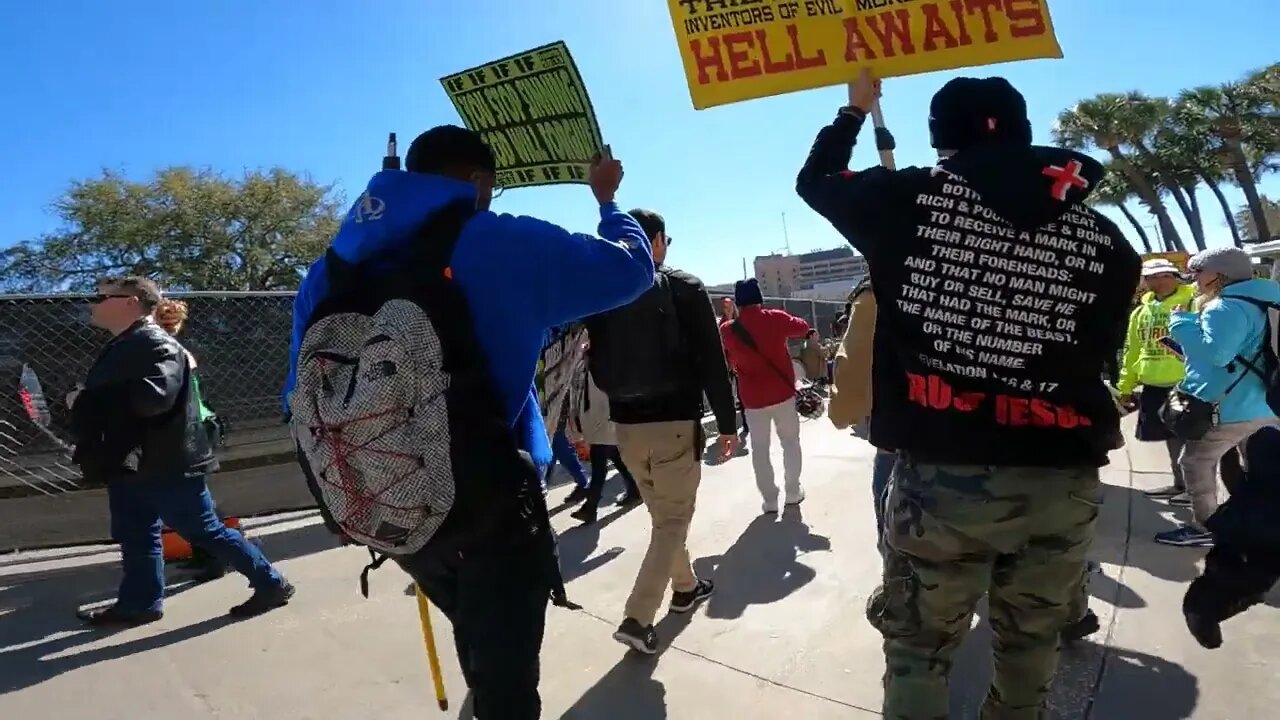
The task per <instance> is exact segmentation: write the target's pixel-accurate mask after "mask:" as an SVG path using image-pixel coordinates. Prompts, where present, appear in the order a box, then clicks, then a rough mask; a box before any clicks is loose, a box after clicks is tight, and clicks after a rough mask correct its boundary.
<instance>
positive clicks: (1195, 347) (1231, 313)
mask: <svg viewBox="0 0 1280 720" xmlns="http://www.w3.org/2000/svg"><path fill="white" fill-rule="evenodd" d="M1235 297H1251V298H1255V299H1258V300H1262V301H1264V302H1270V303H1280V284H1277V283H1276V282H1274V281H1272V280H1261V279H1254V280H1243V281H1241V282H1236V283H1232V284H1230V285H1228V286H1226V287H1225V288H1224V289H1223V290H1222V295H1221V296H1220V297H1218V298H1215V299H1213V300H1211V301H1209V302H1208V303H1206V304H1205V306H1204V307H1203V308H1202V309H1201V310H1200V314H1199V315H1196V314H1195V313H1191V312H1174V313H1171V315H1170V320H1169V336H1170V337H1172V338H1173V339H1174V340H1176V341H1177V342H1178V344H1179V345H1181V346H1182V352H1183V354H1184V355H1185V357H1186V360H1187V376H1186V379H1184V380H1183V381H1182V383H1181V384H1180V385H1179V386H1178V387H1179V388H1181V389H1182V390H1183V391H1184V392H1186V393H1189V394H1190V395H1193V396H1195V397H1197V398H1200V399H1201V400H1205V401H1207V402H1217V403H1218V418H1219V422H1221V423H1223V424H1226V423H1237V422H1247V421H1249V420H1262V419H1266V418H1271V417H1275V413H1273V412H1272V411H1271V407H1270V406H1268V405H1267V398H1266V387H1265V385H1264V384H1263V382H1262V378H1260V377H1258V376H1257V374H1255V373H1252V372H1249V371H1248V370H1246V369H1245V368H1244V366H1243V365H1241V364H1240V363H1238V362H1237V363H1232V360H1234V359H1235V357H1236V356H1237V355H1240V356H1243V357H1244V358H1245V359H1247V360H1249V361H1251V362H1252V361H1253V358H1254V356H1255V355H1256V354H1257V353H1258V351H1259V350H1261V349H1262V342H1263V338H1264V336H1265V335H1266V334H1267V322H1266V315H1265V314H1264V313H1263V311H1262V309H1261V308H1259V307H1257V306H1255V305H1253V304H1251V303H1248V302H1245V301H1242V300H1234V299H1232V298H1235ZM1259 362H1260V361H1259ZM1229 365H1230V366H1231V367H1230V369H1229V368H1228V366H1229ZM1232 370H1234V372H1232ZM1240 373H1246V376H1245V377H1244V378H1243V379H1242V380H1240V384H1239V385H1237V386H1236V387H1235V389H1234V390H1232V391H1231V393H1230V394H1228V395H1226V396H1225V397H1223V394H1224V393H1226V391H1227V387H1228V386H1230V385H1231V383H1232V382H1234V381H1235V380H1236V378H1238V377H1239V376H1240Z"/></svg>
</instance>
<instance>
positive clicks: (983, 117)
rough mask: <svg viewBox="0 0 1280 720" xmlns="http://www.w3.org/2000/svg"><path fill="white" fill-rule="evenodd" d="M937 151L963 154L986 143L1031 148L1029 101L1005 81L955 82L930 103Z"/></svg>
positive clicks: (981, 79)
mask: <svg viewBox="0 0 1280 720" xmlns="http://www.w3.org/2000/svg"><path fill="white" fill-rule="evenodd" d="M929 132H930V133H932V135H933V147H935V148H938V149H939V150H963V149H965V148H967V147H969V146H971V145H977V144H979V143H982V142H1008V143H1015V144H1019V145H1030V144H1031V122H1030V121H1029V120H1027V101H1026V99H1025V98H1023V97H1022V93H1020V92H1018V90H1017V89H1016V88H1014V87H1013V85H1012V84H1010V83H1009V81H1008V80H1005V79H1004V78H1002V77H989V78H971V77H961V78H956V79H954V80H951V81H950V82H948V83H947V84H946V85H943V86H942V89H941V90H938V92H937V94H936V95H934V96H933V101H932V102H931V103H929Z"/></svg>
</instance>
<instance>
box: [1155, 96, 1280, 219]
mask: <svg viewBox="0 0 1280 720" xmlns="http://www.w3.org/2000/svg"><path fill="white" fill-rule="evenodd" d="M1265 77H1266V76H1265V74H1264V79H1265ZM1178 107H1179V111H1180V117H1179V121H1180V123H1181V124H1182V125H1183V126H1184V127H1187V128H1189V129H1194V130H1197V131H1199V132H1203V133H1205V134H1208V135H1211V136H1212V137H1216V138H1218V139H1219V140H1221V141H1222V156H1223V160H1224V161H1225V164H1226V166H1227V167H1228V168H1230V170H1231V173H1232V175H1233V176H1234V178H1235V181H1236V184H1237V185H1239V186H1240V189H1241V190H1242V191H1243V192H1244V197H1245V202H1246V203H1247V205H1248V207H1249V212H1250V214H1252V215H1253V224H1254V227H1255V228H1256V229H1257V230H1258V236H1259V237H1262V238H1269V237H1271V229H1270V226H1269V225H1268V224H1267V218H1266V213H1265V212H1264V211H1263V208H1262V199H1261V196H1260V195H1259V194H1258V184H1257V181H1256V179H1255V177H1254V169H1253V167H1252V166H1251V165H1250V162H1249V160H1250V152H1249V151H1248V150H1246V147H1245V140H1246V138H1249V139H1254V140H1259V139H1262V140H1264V141H1265V140H1266V139H1267V138H1269V137H1270V136H1271V135H1272V134H1273V129H1274V125H1275V122H1276V118H1275V112H1274V111H1275V106H1274V104H1273V102H1272V101H1271V100H1270V99H1269V97H1268V91H1267V83H1266V82H1265V81H1262V82H1258V83H1249V82H1240V83H1236V82H1229V83H1224V84H1223V85H1220V86H1218V87H1212V86H1204V87H1198V88H1194V89H1191V90H1184V91H1183V92H1182V94H1181V95H1179V96H1178ZM1266 154H1267V153H1266V152H1265V150H1264V151H1263V155H1264V159H1265V155H1266ZM1255 162H1257V159H1256V157H1255Z"/></svg>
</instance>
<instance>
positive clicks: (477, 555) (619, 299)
mask: <svg viewBox="0 0 1280 720" xmlns="http://www.w3.org/2000/svg"><path fill="white" fill-rule="evenodd" d="M405 168H406V170H408V172H400V171H395V170H391V171H382V172H379V173H378V174H376V175H374V176H373V179H372V180H370V181H369V185H368V188H367V189H366V190H365V192H364V193H363V194H362V195H361V196H360V197H359V198H358V199H357V200H356V202H355V203H354V204H353V205H352V207H351V210H350V211H349V212H348V214H347V217H346V219H345V221H344V222H343V224H342V227H341V228H340V229H339V230H338V234H337V236H336V237H335V238H334V240H333V244H332V248H333V251H334V252H335V253H337V255H338V256H340V257H342V258H343V259H344V260H347V261H348V262H353V263H354V262H361V261H368V260H374V261H375V262H376V261H378V260H380V259H385V262H386V264H387V265H388V266H392V265H394V264H396V263H398V262H403V259H404V257H405V255H406V254H407V247H406V246H407V244H408V242H409V240H410V238H413V237H414V230H415V229H416V228H418V227H420V226H421V225H422V224H423V223H424V222H426V221H427V220H428V219H429V218H431V217H432V215H433V214H434V213H436V212H438V211H439V210H441V209H442V208H444V207H446V206H447V205H449V204H451V203H454V202H456V201H458V200H462V199H470V198H474V200H475V203H476V209H477V212H476V214H475V215H474V216H473V217H472V218H471V219H470V220H468V221H467V223H466V224H465V225H464V226H463V229H462V231H461V234H460V235H459V237H458V240H457V244H456V247H455V249H454V251H453V257H452V261H451V265H450V267H451V270H452V275H453V278H454V280H455V281H456V282H457V283H458V285H459V286H460V287H461V288H462V291H463V294H464V295H465V296H466V300H467V304H468V307H469V310H470V312H471V317H472V323H473V325H474V328H475V333H476V338H477V341H478V343H479V345H480V347H481V350H482V352H483V353H484V354H485V356H486V358H487V360H488V364H489V372H490V374H491V376H492V380H493V383H494V385H495V387H496V388H497V390H498V393H499V395H500V396H501V399H502V401H503V403H504V405H505V409H506V413H507V420H508V422H509V423H510V425H511V428H512V431H513V432H514V433H515V434H516V436H517V439H518V441H519V444H520V447H521V449H523V450H525V451H527V452H528V453H529V455H530V457H531V458H532V460H533V462H534V463H536V464H539V465H546V464H548V463H550V462H551V447H550V444H549V443H548V440H547V433H546V429H545V428H544V426H543V423H542V412H541V410H540V409H539V407H538V400H537V395H536V392H535V389H534V385H533V379H534V371H535V368H536V366H537V363H538V356H539V353H540V351H541V349H542V345H543V340H544V339H545V337H546V334H547V331H548V329H549V328H550V327H552V326H554V325H561V324H564V323H568V322H571V321H574V320H578V319H580V318H582V317H584V316H587V315H592V314H595V313H599V312H604V311H606V310H610V309H612V308H614V307H617V306H619V305H625V304H627V303H629V302H631V301H632V300H634V299H635V298H636V297H638V296H639V295H640V294H641V293H643V292H644V291H645V290H648V289H649V287H651V286H652V285H653V273H654V269H653V257H652V255H651V252H650V249H649V243H648V240H647V238H646V237H645V234H644V230H642V229H641V227H640V225H639V224H637V223H636V221H635V220H633V219H632V218H631V216H629V215H627V214H626V213H624V212H622V211H621V210H619V209H618V206H617V204H616V203H615V202H614V195H615V193H616V191H617V189H618V185H619V183H620V182H621V180H622V165H621V163H619V162H618V161H616V160H614V159H612V158H604V159H601V160H600V161H598V162H597V163H595V164H593V166H592V168H591V173H590V180H589V184H590V187H591V191H592V194H593V195H594V196H595V199H596V201H597V203H598V205H599V207H600V227H599V232H600V235H601V236H603V239H601V238H598V237H594V236H590V235H578V234H574V233H570V232H568V231H567V230H564V229H562V228H560V227H558V226H556V225H553V224H551V223H548V222H544V221H542V220H536V219H534V218H530V217H515V216H512V215H498V214H496V213H493V212H491V211H490V210H489V205H490V202H491V201H492V199H493V195H494V188H495V186H496V182H497V177H496V162H495V159H494V154H493V151H492V150H491V149H490V148H489V147H488V146H487V145H486V144H485V142H484V140H483V139H482V138H481V136H480V135H479V134H477V133H475V132H472V131H470V130H467V129H465V128H460V127H456V126H450V125H445V126H441V127H437V128H433V129H431V130H428V131H427V132H425V133H423V134H422V135H420V136H418V138H417V139H416V140H414V141H413V144H412V145H411V146H410V147H409V152H408V153H407V155H406V157H405ZM373 219H377V220H378V222H369V221H370V220H373ZM327 292H328V280H327V276H326V271H325V261H324V258H321V259H320V260H317V261H316V262H315V263H314V264H313V265H312V266H311V268H310V270H309V271H308V273H307V276H306V278H305V279H304V280H303V282H302V286H301V287H300V288H299V291H298V297H297V300H296V301H295V303H294V315H293V342H292V347H291V352H290V369H289V377H288V380H287V383H286V388H285V411H286V413H287V412H288V394H289V391H290V390H291V389H292V386H293V383H294V381H295V375H296V369H297V353H298V348H299V346H300V345H301V342H302V334H303V331H304V330H305V328H306V326H307V322H308V320H309V318H310V316H311V313H312V312H313V311H314V310H315V308H316V307H317V306H318V305H319V303H320V302H321V301H322V300H323V299H324V298H325V296H326V294H327ZM512 482H513V484H514V483H516V482H519V479H518V478H513V479H512ZM326 522H327V523H329V525H330V529H336V525H333V524H332V519H331V518H326ZM523 529H524V526H523V525H519V524H518V523H513V524H512V525H510V526H507V527H499V528H496V529H495V530H494V537H491V538H487V539H486V540H487V542H486V543H485V544H484V548H483V549H482V550H479V551H477V552H472V551H468V553H467V554H466V556H465V557H462V556H461V555H457V556H451V557H432V556H431V555H430V553H420V554H419V556H415V557H414V558H412V560H411V561H409V562H407V563H406V564H407V565H409V567H410V569H411V573H410V574H411V575H412V576H413V579H414V581H415V582H417V583H418V585H419V586H420V587H422V588H423V590H424V592H426V593H427V595H428V596H429V597H430V598H431V600H432V602H433V603H434V604H435V605H436V606H438V607H439V608H440V609H441V611H442V612H443V613H445V615H446V616H448V617H449V620H450V621H451V622H452V623H453V626H454V636H455V641H456V644H457V649H458V660H459V664H460V665H461V666H462V671H463V675H464V677H465V678H466V680H467V684H468V686H469V688H470V689H471V691H472V693H473V700H474V709H473V710H474V714H475V717H477V718H479V719H480V720H489V719H490V718H504V719H506V718H510V719H511V720H517V719H518V720H526V719H532V718H537V717H539V715H540V714H541V700H540V698H539V697H538V673H539V666H538V655H539V652H540V650H541V646H542V634H543V626H544V623H545V615H546V604H547V599H548V597H549V595H550V593H551V591H552V589H553V584H554V582H555V579H554V578H548V577H545V575H546V573H545V572H544V571H543V569H542V568H545V567H546V563H545V562H544V558H543V557H541V556H540V555H539V553H540V552H541V550H540V549H539V546H538V544H537V543H531V542H528V541H527V537H525V536H523V535H522V534H521V531H522V530H523Z"/></svg>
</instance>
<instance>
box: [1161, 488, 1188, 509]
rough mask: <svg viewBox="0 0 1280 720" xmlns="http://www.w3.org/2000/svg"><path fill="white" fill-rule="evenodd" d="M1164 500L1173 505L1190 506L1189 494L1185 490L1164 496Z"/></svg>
mask: <svg viewBox="0 0 1280 720" xmlns="http://www.w3.org/2000/svg"><path fill="white" fill-rule="evenodd" d="M1165 502H1167V503H1169V504H1170V505H1172V506H1173V507H1183V508H1189V507H1191V496H1190V495H1188V494H1187V493H1185V492H1181V493H1178V494H1177V495H1172V496H1170V497H1168V498H1166V499H1165Z"/></svg>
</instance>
